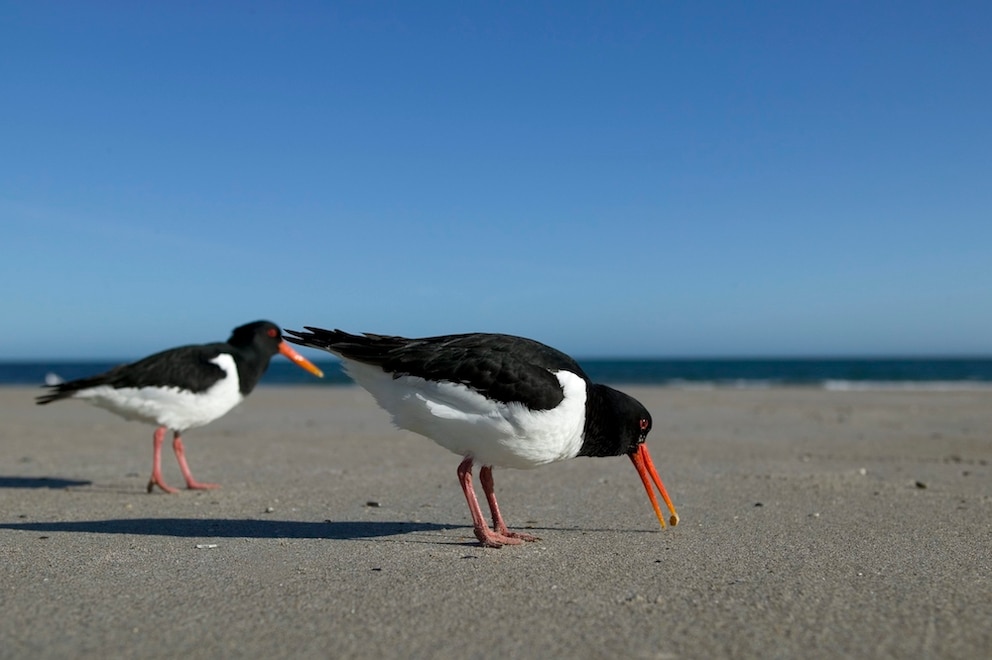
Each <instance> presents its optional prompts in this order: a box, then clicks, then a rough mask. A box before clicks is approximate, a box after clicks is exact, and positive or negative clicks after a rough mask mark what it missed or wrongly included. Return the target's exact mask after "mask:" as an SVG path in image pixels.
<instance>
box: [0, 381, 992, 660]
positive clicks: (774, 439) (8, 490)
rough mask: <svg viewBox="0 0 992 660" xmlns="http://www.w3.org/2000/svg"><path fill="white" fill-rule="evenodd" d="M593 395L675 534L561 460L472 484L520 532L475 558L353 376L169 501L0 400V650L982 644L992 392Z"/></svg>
mask: <svg viewBox="0 0 992 660" xmlns="http://www.w3.org/2000/svg"><path fill="white" fill-rule="evenodd" d="M623 389H625V390H626V391H628V392H629V393H631V394H633V395H634V396H636V397H638V398H639V399H640V400H641V401H642V402H643V403H644V404H645V405H646V406H647V407H648V408H649V409H650V410H651V412H652V414H653V416H654V430H653V431H652V434H651V436H650V437H649V439H648V443H649V446H650V447H651V452H652V455H653V457H654V460H655V463H656V465H657V466H658V469H659V471H660V473H661V477H662V478H663V479H664V481H665V484H666V486H667V487H668V490H669V493H670V494H671V496H672V498H673V500H674V502H675V504H676V506H677V507H678V511H679V514H680V516H681V519H682V522H681V524H680V525H678V526H677V527H675V528H668V529H665V530H662V529H660V528H659V526H658V521H657V519H656V518H655V516H654V514H653V512H652V510H651V507H650V504H649V503H648V500H647V497H646V496H645V494H644V491H643V488H642V486H641V484H640V481H639V480H638V478H637V475H636V473H635V471H634V468H633V467H632V466H631V464H630V462H629V461H628V460H626V459H625V458H622V457H621V458H613V459H576V460H572V461H567V462H565V463H560V464H556V465H552V466H548V467H545V468H541V469H538V470H533V471H513V470H500V471H497V472H496V488H497V493H498V495H499V497H500V505H501V508H502V509H503V513H504V515H505V516H506V518H507V522H508V523H509V524H510V526H511V527H518V528H526V529H527V530H528V531H530V532H531V533H533V534H536V535H537V536H539V537H541V541H539V542H537V543H532V544H527V545H524V546H520V547H507V548H503V549H500V550H487V549H482V548H480V547H478V546H477V545H476V544H475V539H474V537H473V536H472V530H471V526H470V519H469V515H468V509H467V507H466V505H465V501H464V498H463V497H462V494H461V492H460V490H459V488H458V484H457V481H456V476H455V469H456V467H457V465H458V457H456V456H455V455H454V454H451V453H449V452H447V451H445V450H444V449H441V448H440V447H438V446H436V445H434V444H433V443H432V442H431V441H429V440H427V439H425V438H422V437H419V436H416V435H413V434H411V433H408V432H405V431H399V430H396V429H394V428H393V427H392V425H391V424H390V422H389V419H388V416H387V414H386V413H385V412H383V411H382V410H380V409H379V408H378V407H376V405H375V404H374V402H373V401H372V400H371V397H370V396H368V395H367V394H366V393H365V392H364V391H362V390H360V389H357V388H353V387H335V388H329V387H309V388H279V387H268V388H261V389H260V390H258V391H256V392H255V393H254V394H253V395H252V396H251V397H250V398H249V399H248V400H247V401H246V402H245V403H244V404H243V405H242V406H241V407H239V408H237V409H236V410H235V411H233V412H232V413H231V414H229V415H228V416H226V417H224V418H222V419H221V420H219V421H217V422H215V423H213V424H212V425H210V426H207V427H205V428H202V429H195V430H193V431H190V432H189V433H187V434H186V436H185V440H186V447H187V452H188V457H189V460H190V465H191V467H192V470H193V473H194V474H195V475H196V477H197V478H198V479H201V480H203V481H213V482H219V483H220V484H221V485H222V488H221V489H219V490H216V491H198V492H191V491H182V492H181V493H180V494H178V495H166V494H163V493H160V492H157V493H154V494H151V495H149V494H147V493H146V492H145V484H146V483H147V480H148V475H149V472H150V470H151V434H152V428H151V427H149V426H144V425H141V424H136V423H127V422H124V421H122V420H120V419H118V418H116V417H114V416H113V415H111V414H110V413H107V412H105V411H102V410H99V409H96V408H92V407H90V406H88V405H86V404H84V403H81V402H77V401H67V402H60V403H57V404H53V405H49V406H44V407H41V406H36V405H34V403H33V397H34V396H35V395H36V394H38V393H39V391H40V390H38V389H36V388H21V387H8V388H0V437H2V440H0V558H2V561H0V606H2V612H3V616H2V617H0V658H106V657H130V658H173V657H180V656H183V657H188V658H218V657H332V658H342V657H363V658H380V657H385V658H399V657H413V658H449V657H450V658H454V657H458V658H487V657H509V656H512V657H527V658H548V657H581V658H712V657H735V658H747V657H756V658H757V657H760V658H799V657H804V658H810V657H823V658H835V657H870V658H890V657H891V658H978V657H990V656H992V625H990V622H992V466H990V462H992V390H985V391H949V392H925V391H869V392H852V391H846V392H831V391H824V390H818V389H787V388H783V389H767V390H762V389H755V390H734V389H727V390H721V389H716V390H697V391H692V390H679V389H667V388H623ZM163 464H164V468H165V470H164V474H165V478H166V479H167V480H169V481H170V483H172V485H174V486H181V485H182V478H181V476H180V474H179V470H178V468H177V466H176V463H175V460H174V458H173V456H172V454H171V451H170V450H168V449H167V450H166V451H165V452H164V453H163Z"/></svg>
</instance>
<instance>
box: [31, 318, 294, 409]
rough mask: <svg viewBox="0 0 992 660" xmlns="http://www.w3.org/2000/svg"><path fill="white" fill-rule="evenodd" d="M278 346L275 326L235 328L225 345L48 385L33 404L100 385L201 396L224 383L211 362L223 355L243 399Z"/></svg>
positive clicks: (178, 351)
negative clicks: (226, 355)
mask: <svg viewBox="0 0 992 660" xmlns="http://www.w3.org/2000/svg"><path fill="white" fill-rule="evenodd" d="M281 341H282V332H281V331H280V330H279V326H277V325H275V324H274V323H271V322H270V321H255V322H254V323H248V324H245V325H242V326H239V327H237V328H235V329H234V330H233V331H232V333H231V337H230V338H229V339H228V340H227V341H226V342H215V343H212V344H195V345H190V346H180V347H178V348H171V349H168V350H165V351H162V352H160V353H155V354H154V355H149V356H148V357H146V358H143V359H141V360H138V361H137V362H132V363H130V364H122V365H119V366H117V367H114V368H113V369H111V370H110V371H107V372H105V373H102V374H99V375H97V376H91V377H89V378H80V379H78V380H73V381H69V382H67V383H60V384H58V385H52V386H50V387H51V390H50V391H49V392H48V393H46V394H44V395H42V396H39V397H38V398H37V403H39V404H45V403H51V402H52V401H57V400H59V399H65V398H67V397H70V396H72V395H73V394H74V393H76V392H78V391H80V390H85V389H88V388H90V387H97V386H100V385H109V386H110V387H114V388H122V387H134V388H139V387H178V388H181V389H185V390H189V391H191V392H194V393H196V392H204V391H206V390H208V389H210V387H212V386H213V385H214V384H215V383H216V382H217V381H218V380H220V379H221V378H223V377H224V370H223V369H221V368H220V367H219V366H217V365H216V364H214V363H212V362H210V360H212V359H214V358H216V357H217V356H218V355H220V354H221V353H229V354H230V355H231V356H232V357H233V358H234V363H235V365H237V369H238V380H239V383H240V390H241V394H242V395H244V396H247V395H248V394H249V393H250V392H251V391H252V390H253V389H255V385H257V384H258V381H259V379H260V378H261V377H262V374H264V373H265V370H266V369H267V368H268V366H269V360H270V359H271V358H272V356H273V355H275V354H276V353H277V352H278V351H279V344H280V342H281Z"/></svg>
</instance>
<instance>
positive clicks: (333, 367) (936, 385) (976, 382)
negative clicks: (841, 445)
mask: <svg viewBox="0 0 992 660" xmlns="http://www.w3.org/2000/svg"><path fill="white" fill-rule="evenodd" d="M579 363H580V364H581V365H582V368H583V369H585V371H586V373H587V374H588V375H589V377H590V378H591V379H592V380H593V381H595V382H599V383H610V384H616V385H660V386H666V387H682V388H710V387H737V388H748V387H773V386H785V385H790V386H803V387H816V388H823V389H836V390H844V389H880V388H903V389H905V388H916V389H934V390H946V389H977V388H990V389H992V358H881V359H872V358H844V359H841V358H803V359H795V358H765V359H735V358H726V359H688V358H686V359H640V360H638V359H624V360H603V359H588V360H579ZM115 364H118V363H117V362H112V361H51V362H43V361H37V362H26V361H25V362H16V361H10V362H0V385H42V384H44V383H45V382H46V379H48V380H50V381H51V380H55V379H57V378H61V379H64V380H72V379H75V378H81V377H84V376H92V375H95V374H98V373H101V372H103V371H106V370H107V369H109V368H111V367H113V366H114V365H115ZM317 365H318V366H319V367H320V368H321V369H323V370H324V374H325V377H324V379H323V380H318V379H316V378H314V377H313V376H311V375H310V374H308V373H306V372H305V371H303V370H302V369H299V368H298V367H296V366H295V365H292V364H290V363H289V362H287V361H285V360H283V359H280V358H279V357H278V356H277V357H275V358H274V359H273V360H272V363H271V365H270V366H269V370H268V371H267V372H266V373H265V376H264V377H263V378H262V383H261V384H262V385H271V386H279V385H305V386H314V387H326V386H335V385H337V386H340V385H348V384H350V383H351V380H350V379H348V377H347V376H345V375H344V373H342V371H341V368H340V363H338V362H336V361H325V362H318V363H317Z"/></svg>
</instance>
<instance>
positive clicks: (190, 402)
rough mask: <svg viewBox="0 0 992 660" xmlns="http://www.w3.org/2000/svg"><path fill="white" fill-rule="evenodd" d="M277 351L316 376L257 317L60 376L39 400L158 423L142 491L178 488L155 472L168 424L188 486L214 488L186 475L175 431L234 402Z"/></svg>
mask: <svg viewBox="0 0 992 660" xmlns="http://www.w3.org/2000/svg"><path fill="white" fill-rule="evenodd" d="M276 353H282V354H283V355H285V356H286V357H288V358H289V359H290V360H292V361H293V362H295V363H296V364H298V365H299V366H300V367H302V368H303V369H306V370H307V371H309V372H310V373H312V374H314V375H315V376H318V377H323V375H324V374H323V373H322V372H321V371H320V369H318V368H317V367H315V366H314V365H313V364H312V363H311V362H310V361H309V360H307V359H306V358H304V357H303V356H302V355H300V354H299V353H297V352H296V351H294V350H293V349H292V348H291V347H290V346H289V345H288V344H287V343H286V342H284V341H283V339H282V332H281V331H280V330H279V326H277V325H275V324H274V323H270V322H269V321H256V322H254V323H248V324H246V325H242V326H240V327H238V328H235V329H234V331H233V332H232V333H231V337H230V339H228V340H227V341H226V342H224V343H221V342H217V343H213V344H199V345H192V346H180V347H178V348H172V349H169V350H166V351H162V352H161V353H156V354H155V355H151V356H149V357H146V358H144V359H142V360H138V361H137V362H133V363H131V364H122V365H120V366H118V367H114V368H113V369H111V370H110V371H108V372H106V373H104V374H100V375H98V376H93V377H91V378H81V379H79V380H73V381H69V382H66V383H60V384H56V385H49V386H48V387H50V388H51V391H49V392H48V393H47V394H45V395H43V396H39V397H38V398H37V403H38V404H45V403H51V402H52V401H58V400H59V399H68V398H75V399H83V400H85V401H88V402H90V403H92V404H93V405H95V406H99V407H100V408H105V409H106V410H109V411H110V412H112V413H115V414H117V415H120V416H121V417H123V418H124V419H128V420H137V421H140V422H146V423H149V424H155V425H157V426H158V428H157V429H155V435H154V444H153V445H152V448H153V455H152V476H151V479H150V480H149V481H148V492H149V493H150V492H152V490H153V489H154V487H155V486H158V487H159V488H161V489H162V490H164V491H165V492H167V493H175V492H178V491H177V490H176V489H175V488H172V487H170V486H168V485H166V483H165V481H163V479H162V469H161V466H162V442H163V441H164V440H165V434H166V431H167V430H168V429H171V430H172V431H173V439H172V449H173V451H175V453H176V459H177V460H178V461H179V468H180V469H181V470H182V472H183V476H184V477H185V478H186V487H187V488H190V489H209V488H217V487H218V486H217V484H210V483H202V482H199V481H197V480H196V479H194V478H193V475H192V473H190V470H189V465H188V464H187V463H186V452H185V449H184V448H183V441H182V437H181V436H182V433H183V431H185V430H186V429H191V428H196V427H198V426H203V425H205V424H209V423H210V422H212V421H214V420H215V419H217V418H218V417H221V416H223V415H224V414H226V413H227V412H228V411H229V410H230V409H231V408H233V407H234V406H236V405H238V404H239V403H241V402H242V401H243V400H244V399H245V397H246V396H248V395H249V394H250V393H251V391H252V390H253V389H254V388H255V385H257V384H258V381H259V379H260V378H261V377H262V374H264V373H265V370H266V369H267V368H268V366H269V359H270V358H271V357H272V356H273V355H275V354H276Z"/></svg>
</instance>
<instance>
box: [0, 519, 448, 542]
mask: <svg viewBox="0 0 992 660" xmlns="http://www.w3.org/2000/svg"><path fill="white" fill-rule="evenodd" d="M0 529H11V530H19V531H27V532H77V533H85V534H133V535H138V536H175V537H180V538H253V539H336V540H348V539H369V538H377V537H383V536H397V535H400V534H410V533H413V532H437V531H443V530H450V529H453V527H452V526H451V525H438V524H434V523H420V522H383V521H372V522H369V521H341V522H334V521H324V522H301V521H295V520H251V519H243V520H232V519H225V518H208V519H204V520H201V519H193V520H191V519H187V518H120V519H115V520H80V521H71V522H21V523H0Z"/></svg>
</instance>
